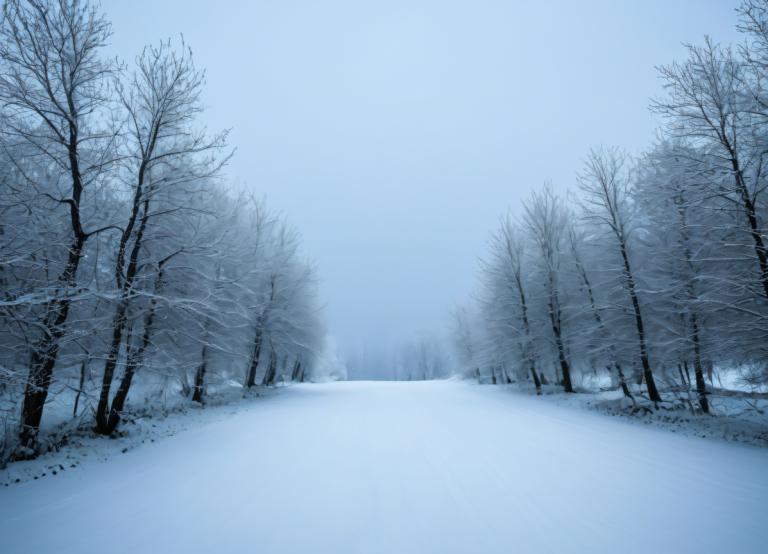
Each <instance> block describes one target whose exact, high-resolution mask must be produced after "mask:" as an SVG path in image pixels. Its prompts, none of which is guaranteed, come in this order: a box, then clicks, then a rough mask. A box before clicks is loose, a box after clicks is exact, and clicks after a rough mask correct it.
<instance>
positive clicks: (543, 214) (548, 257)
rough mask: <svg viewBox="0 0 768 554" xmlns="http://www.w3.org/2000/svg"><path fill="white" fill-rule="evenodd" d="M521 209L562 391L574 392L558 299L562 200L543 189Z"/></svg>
mask: <svg viewBox="0 0 768 554" xmlns="http://www.w3.org/2000/svg"><path fill="white" fill-rule="evenodd" d="M524 209H525V215H524V222H525V226H526V229H527V230H528V232H529V233H530V235H531V238H532V242H533V244H534V245H535V247H536V248H537V250H538V254H539V255H538V256H537V258H538V260H539V262H540V264H541V269H542V273H543V277H544V280H545V285H544V287H545V289H546V297H547V314H548V317H549V322H550V326H551V329H552V337H553V339H554V342H555V348H556V350H557V359H558V362H559V364H560V370H561V371H562V379H563V388H564V390H565V392H574V390H573V383H572V381H571V364H570V362H569V361H568V355H567V352H566V347H565V337H564V332H563V311H562V305H561V298H560V297H561V291H560V286H561V285H560V278H561V275H562V269H561V260H562V257H563V256H562V253H563V246H564V242H563V241H564V238H565V232H566V230H567V224H568V215H567V212H566V210H565V207H564V206H563V204H562V201H561V200H560V199H559V198H558V197H557V196H556V195H555V193H554V192H553V191H552V188H551V187H549V186H545V187H544V189H543V190H542V191H541V192H534V193H533V195H532V196H531V199H530V200H529V201H528V202H526V203H525V204H524Z"/></svg>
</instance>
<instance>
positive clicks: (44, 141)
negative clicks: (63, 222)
mask: <svg viewBox="0 0 768 554" xmlns="http://www.w3.org/2000/svg"><path fill="white" fill-rule="evenodd" d="M110 34H111V29H110V25H109V23H108V22H107V21H106V20H105V19H104V17H103V16H102V14H101V13H100V12H99V11H98V9H97V8H96V7H95V6H89V5H87V4H82V3H81V2H79V1H78V0H8V1H7V2H6V3H5V4H4V6H3V19H2V22H1V23H0V62H1V63H2V68H1V69H0V101H1V102H2V103H3V106H4V110H5V114H6V128H5V130H4V132H5V133H6V134H7V135H8V136H9V137H10V138H12V139H16V140H20V141H24V142H26V143H28V144H30V145H31V146H32V147H34V148H35V149H36V150H37V151H38V152H39V154H40V155H41V156H43V157H45V158H47V159H49V160H50V161H51V162H52V163H54V164H55V165H57V166H58V167H60V168H61V170H62V171H63V172H64V173H65V174H67V175H68V177H69V187H68V188H67V190H66V191H62V194H61V196H59V197H55V198H53V200H54V201H56V202H58V203H60V204H62V205H66V206H67V207H68V209H69V227H70V237H69V243H68V245H67V247H66V248H67V256H66V261H65V262H64V264H63V266H62V267H60V268H59V269H58V271H57V276H56V277H55V279H54V281H53V284H52V287H51V290H50V291H49V295H50V296H49V299H48V300H46V302H45V305H44V309H43V316H42V321H41V322H40V324H39V329H40V333H41V334H40V337H39V339H37V341H36V343H35V345H34V347H33V348H32V353H31V359H30V363H29V376H28V379H27V385H26V390H25V394H24V403H23V407H22V417H21V442H22V444H24V445H26V446H32V445H33V444H34V442H35V439H36V435H37V431H38V429H39V426H40V420H41V417H42V414H43V407H44V405H45V401H46V397H47V395H48V389H49V386H50V382H51V375H52V373H53V369H54V366H55V365H56V359H57V356H58V354H59V349H60V343H61V340H62V337H63V336H64V333H65V327H66V322H67V316H68V314H69V311H70V306H71V304H72V301H73V300H72V299H73V294H74V292H75V288H76V286H77V272H78V268H79V266H80V262H81V260H82V256H83V250H84V247H85V243H86V241H87V240H88V239H89V238H90V237H92V236H94V235H96V234H98V233H99V232H101V231H102V230H103V229H91V228H88V226H87V222H86V221H84V219H83V215H84V214H83V209H82V202H83V198H84V194H85V192H86V190H87V189H88V188H89V187H90V186H93V185H95V184H96V183H98V181H99V179H100V178H102V176H103V174H104V172H105V170H106V168H107V166H108V165H109V162H110V161H111V160H112V152H113V148H112V146H113V145H112V143H111V140H110V139H111V134H110V133H109V132H107V131H105V130H103V129H100V128H99V123H100V120H101V119H102V116H103V114H102V113H101V110H102V109H103V108H104V106H105V104H106V103H107V102H108V96H107V90H108V80H109V77H110V74H111V73H112V72H113V70H114V65H113V64H111V63H109V62H106V61H104V60H103V59H102V58H101V48H102V47H103V46H104V45H105V43H106V42H107V40H108V38H109V36H110Z"/></svg>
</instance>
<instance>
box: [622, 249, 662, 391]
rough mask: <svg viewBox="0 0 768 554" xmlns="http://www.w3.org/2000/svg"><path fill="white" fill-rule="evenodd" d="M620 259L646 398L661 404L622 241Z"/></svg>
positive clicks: (638, 303) (632, 276)
mask: <svg viewBox="0 0 768 554" xmlns="http://www.w3.org/2000/svg"><path fill="white" fill-rule="evenodd" d="M620 250H621V257H622V259H623V261H624V273H625V279H626V281H627V289H628V292H629V296H630V300H631V301H632V309H633V311H634V316H635V328H636V329H637V338H638V343H639V347H640V364H641V366H642V368H643V378H644V379H645V386H646V387H647V389H648V398H650V400H651V402H653V403H654V404H656V403H658V402H661V401H662V399H661V395H660V394H659V389H657V388H656V380H655V379H654V378H653V370H652V369H651V363H650V361H649V359H648V348H647V346H646V340H645V326H644V324H643V316H642V312H641V311H640V301H639V300H638V298H637V291H636V286H635V278H634V275H633V274H632V268H631V266H630V264H629V256H628V255H627V248H626V245H625V244H624V241H623V240H620Z"/></svg>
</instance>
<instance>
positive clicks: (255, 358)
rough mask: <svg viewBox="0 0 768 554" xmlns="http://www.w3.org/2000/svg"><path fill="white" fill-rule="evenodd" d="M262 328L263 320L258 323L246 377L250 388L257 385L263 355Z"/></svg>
mask: <svg viewBox="0 0 768 554" xmlns="http://www.w3.org/2000/svg"><path fill="white" fill-rule="evenodd" d="M261 344H262V328H261V320H259V322H258V323H257V324H256V334H255V335H254V337H253V352H251V362H250V364H249V365H248V374H247V375H246V378H245V388H247V389H250V388H251V387H253V386H255V385H256V371H257V370H258V369H259V358H260V357H261Z"/></svg>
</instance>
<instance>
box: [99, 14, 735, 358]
mask: <svg viewBox="0 0 768 554" xmlns="http://www.w3.org/2000/svg"><path fill="white" fill-rule="evenodd" d="M736 4H737V2H735V1H730V0H677V1H676V0H643V1H641V0H637V1H631V0H625V1H618V0H613V1H609V0H592V1H580V2H576V1H565V0H564V1H559V2H555V1H512V0H509V1H506V2H502V1H483V0H472V1H470V0H466V1H462V2H452V1H449V0H442V1H428V2H419V1H417V0H405V1H404V0H389V1H381V2H379V1H376V2H373V1H371V2H363V1H359V2H352V1H346V2H345V1H333V0H332V1H319V0H318V1H301V2H299V1H290V0H274V1H269V2H266V1H245V0H242V1H238V2H235V1H225V0H221V1H219V2H210V1H207V2H203V1H193V0H162V1H158V0H131V1H130V2H128V1H123V0H120V1H118V0H106V1H105V2H104V4H103V6H104V9H105V10H106V12H107V13H108V15H109V16H110V17H111V19H112V20H113V24H114V38H113V49H114V51H115V53H116V54H117V55H119V56H120V57H122V58H124V59H127V60H129V61H130V60H131V59H132V58H133V56H134V54H135V53H136V52H138V51H139V50H140V48H141V47H142V45H143V44H145V43H147V42H157V41H158V40H160V39H163V38H168V37H176V36H178V34H179V33H183V34H184V37H185V39H186V41H187V43H188V44H189V45H191V46H192V48H193V50H194V53H195V57H196V59H197V61H198V63H199V64H200V65H201V66H204V67H206V68H207V72H208V85H207V88H206V92H205V101H206V103H207V105H208V106H209V110H208V111H207V113H206V115H205V123H206V124H207V125H208V126H209V127H210V128H212V129H221V128H227V127H231V128H232V135H231V137H232V143H233V145H235V146H236V147H237V149H238V150H237V154H236V157H235V158H234V160H233V161H232V163H231V165H230V167H229V169H228V173H229V175H230V177H231V179H233V180H235V181H238V182H241V183H244V184H246V185H247V186H248V187H250V188H251V189H252V190H254V191H256V192H257V193H258V194H259V195H264V196H266V197H267V199H268V202H269V204H270V205H271V206H272V207H274V208H277V209H279V210H281V211H283V212H285V213H286V214H287V215H288V217H289V218H290V220H291V221H292V222H293V223H294V224H295V225H296V226H297V227H298V229H299V230H300V232H301V234H302V235H303V238H304V242H305V245H306V250H307V252H309V253H310V254H311V256H312V257H313V258H314V259H315V260H316V262H317V264H318V267H319V273H320V277H321V279H322V284H321V286H322V295H323V298H324V300H325V302H326V303H327V317H328V322H329V326H330V331H331V333H332V334H333V335H334V337H335V338H336V341H337V342H338V344H339V345H340V347H341V348H342V350H345V351H347V352H350V351H356V350H358V349H359V348H361V347H362V346H363V345H365V346H366V347H367V348H369V349H371V350H377V351H382V350H385V349H386V348H387V347H388V346H389V345H390V344H392V343H394V342H398V341H401V340H403V339H404V338H407V337H409V336H412V335H415V334H419V333H424V332H430V331H432V330H436V331H438V332H439V331H440V330H442V329H443V328H444V326H445V322H446V320H447V316H448V313H449V311H450V309H451V307H452V306H453V305H454V304H455V303H456V302H458V301H461V300H463V299H465V298H466V297H467V296H468V295H469V294H470V293H471V291H472V289H473V288H474V285H475V271H476V265H477V264H476V262H477V257H478V256H479V255H481V254H482V253H483V251H484V248H485V244H486V240H487V237H488V235H489V233H490V232H491V231H492V229H493V228H494V227H495V226H496V224H497V221H498V218H499V216H500V215H501V214H502V213H504V212H505V211H506V210H507V209H508V208H512V209H513V210H515V209H517V206H518V205H519V202H520V200H521V199H522V198H524V197H525V196H526V195H527V194H528V192H529V191H530V189H531V188H533V187H538V186H540V185H541V184H542V183H543V182H544V181H552V182H553V183H554V184H555V186H556V187H558V188H562V189H565V188H566V187H568V186H570V185H571V184H572V183H573V181H574V174H575V172H576V171H577V170H578V169H579V167H580V163H581V160H582V159H583V156H584V154H585V152H586V150H587V149H588V148H589V147H590V146H592V145H598V144H617V145H622V146H624V147H626V148H628V149H629V150H630V151H639V150H641V149H642V148H644V146H645V145H647V144H648V143H649V142H650V141H651V140H652V139H653V137H654V128H655V123H654V121H653V119H652V117H651V115H650V114H649V112H648V108H647V106H648V99H649V98H650V97H652V96H656V95H659V94H661V84H660V82H659V80H658V78H657V77H656V73H655V71H654V66H655V65H658V64H663V63H667V62H669V61H671V60H672V59H674V58H676V57H680V56H681V55H682V52H683V48H682V46H681V43H682V42H684V41H700V40H701V38H702V36H703V35H704V34H710V35H712V36H713V37H714V38H715V39H718V40H723V41H734V40H738V37H737V35H736V33H735V30H734V24H735V15H734V12H733V9H734V7H735V6H736Z"/></svg>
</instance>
